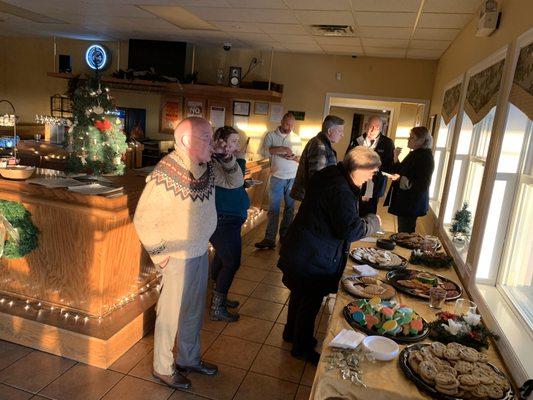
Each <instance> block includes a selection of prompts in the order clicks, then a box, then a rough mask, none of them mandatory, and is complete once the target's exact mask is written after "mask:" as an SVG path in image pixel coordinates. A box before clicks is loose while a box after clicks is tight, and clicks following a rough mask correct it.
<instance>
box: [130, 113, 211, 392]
mask: <svg viewBox="0 0 533 400" xmlns="http://www.w3.org/2000/svg"><path fill="white" fill-rule="evenodd" d="M174 140H175V150H174V151H173V152H172V153H170V154H169V155H167V156H165V157H164V158H163V159H161V161H160V162H159V163H158V164H157V165H156V167H155V169H154V171H153V172H152V173H151V174H150V175H149V176H148V178H147V179H146V182H147V183H146V187H145V188H144V191H143V193H142V195H141V198H140V200H139V203H138V205H137V210H136V212H135V217H134V224H135V229H136V230H137V233H138V235H139V239H140V240H141V242H142V244H143V246H144V248H145V249H146V250H147V251H148V253H149V254H150V257H151V258H152V261H153V262H154V264H155V266H156V269H157V271H158V273H160V274H161V275H162V280H161V292H160V294H159V300H158V302H157V309H156V313H157V317H156V323H155V332H154V364H153V368H154V369H153V375H154V377H156V378H157V379H159V380H160V381H162V382H164V383H166V384H167V385H168V386H170V387H173V388H176V389H187V388H189V387H190V385H191V382H190V380H189V379H188V378H186V377H185V376H184V375H182V374H181V372H190V371H192V372H198V373H202V374H206V375H215V374H216V373H217V367H216V366H215V365H211V364H208V363H206V362H204V361H202V360H201V359H200V328H201V327H202V317H203V312H204V307H205V297H206V288H207V279H208V259H207V245H208V241H209V238H210V237H211V235H212V233H213V232H214V231H215V228H216V224H217V215H216V209H215V189H214V174H213V167H212V165H211V163H210V160H211V153H212V150H213V149H212V130H211V125H210V124H209V122H207V121H206V120H205V119H203V118H197V117H193V118H186V119H184V120H183V121H182V122H181V123H180V124H179V125H178V126H177V127H176V130H175V132H174ZM174 345H175V348H176V350H177V355H176V360H174V356H173V353H172V349H173V348H174Z"/></svg>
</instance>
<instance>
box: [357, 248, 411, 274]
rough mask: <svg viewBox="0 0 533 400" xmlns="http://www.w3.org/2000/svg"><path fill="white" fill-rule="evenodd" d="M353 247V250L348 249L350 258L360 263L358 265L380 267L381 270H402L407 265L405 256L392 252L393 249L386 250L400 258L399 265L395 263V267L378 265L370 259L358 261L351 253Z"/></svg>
mask: <svg viewBox="0 0 533 400" xmlns="http://www.w3.org/2000/svg"><path fill="white" fill-rule="evenodd" d="M354 250H355V249H353V250H350V251H349V254H350V259H351V260H352V261H353V262H354V263H356V264H360V265H364V264H366V265H370V266H371V267H372V268H375V269H381V270H383V271H395V270H403V269H405V268H406V267H407V263H408V261H407V258H405V257H403V256H401V255H399V254H397V253H394V252H393V251H390V250H387V251H389V252H391V253H394V254H395V255H397V256H398V257H400V259H401V260H402V263H401V264H400V265H396V266H395V267H384V266H380V265H379V264H375V263H371V262H370V261H359V260H357V259H356V258H355V257H354V256H353V255H352V251H354ZM379 250H384V249H379Z"/></svg>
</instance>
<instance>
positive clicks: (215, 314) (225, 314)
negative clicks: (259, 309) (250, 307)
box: [209, 291, 239, 322]
mask: <svg viewBox="0 0 533 400" xmlns="http://www.w3.org/2000/svg"><path fill="white" fill-rule="evenodd" d="M209 319H210V320H211V321H226V322H235V321H237V320H238V319H239V314H237V313H232V312H229V311H228V309H227V308H226V295H225V294H222V293H219V292H216V291H213V298H212V300H211V309H210V310H209Z"/></svg>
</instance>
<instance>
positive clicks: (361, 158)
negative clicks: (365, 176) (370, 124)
mask: <svg viewBox="0 0 533 400" xmlns="http://www.w3.org/2000/svg"><path fill="white" fill-rule="evenodd" d="M342 165H344V168H345V169H346V171H348V173H350V172H352V171H355V170H356V169H374V168H379V167H380V166H381V159H380V158H379V155H378V153H376V152H375V151H374V150H372V149H370V148H368V147H365V146H356V147H354V148H353V149H351V150H350V151H349V152H348V153H347V154H346V156H345V157H344V160H342Z"/></svg>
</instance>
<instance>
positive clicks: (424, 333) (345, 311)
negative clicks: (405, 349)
mask: <svg viewBox="0 0 533 400" xmlns="http://www.w3.org/2000/svg"><path fill="white" fill-rule="evenodd" d="M342 314H343V315H344V318H345V319H346V321H347V322H348V323H349V324H350V326H351V327H352V328H354V329H356V330H358V331H361V332H363V333H366V334H367V335H369V336H384V337H386V338H389V339H392V340H394V341H395V342H396V343H403V344H405V343H415V342H419V341H421V340H423V339H424V338H425V337H426V336H427V335H428V334H429V326H428V324H427V322H426V320H425V319H424V318H422V323H423V326H424V329H423V330H422V332H421V333H419V334H418V335H416V336H394V335H388V334H386V333H385V334H383V335H382V334H380V333H378V332H377V331H374V330H372V329H368V328H367V327H366V326H361V325H359V324H358V323H357V322H355V321H354V320H353V319H352V316H351V315H350V312H349V311H348V306H344V308H343V310H342Z"/></svg>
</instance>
